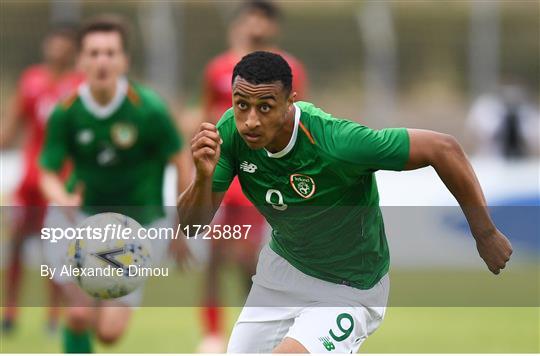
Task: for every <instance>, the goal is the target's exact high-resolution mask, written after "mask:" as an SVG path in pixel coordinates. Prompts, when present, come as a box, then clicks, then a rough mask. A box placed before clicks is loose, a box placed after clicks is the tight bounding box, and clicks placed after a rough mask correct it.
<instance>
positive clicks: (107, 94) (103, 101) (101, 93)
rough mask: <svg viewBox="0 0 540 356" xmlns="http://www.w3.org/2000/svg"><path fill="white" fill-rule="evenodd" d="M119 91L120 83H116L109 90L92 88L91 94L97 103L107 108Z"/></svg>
mask: <svg viewBox="0 0 540 356" xmlns="http://www.w3.org/2000/svg"><path fill="white" fill-rule="evenodd" d="M117 89H118V81H116V82H114V85H111V86H110V87H109V88H103V89H98V88H93V87H92V86H90V93H91V94H92V98H93V99H94V100H95V101H96V103H98V104H99V105H101V106H107V105H108V104H109V103H110V102H111V101H112V100H113V98H114V94H116V90H117Z"/></svg>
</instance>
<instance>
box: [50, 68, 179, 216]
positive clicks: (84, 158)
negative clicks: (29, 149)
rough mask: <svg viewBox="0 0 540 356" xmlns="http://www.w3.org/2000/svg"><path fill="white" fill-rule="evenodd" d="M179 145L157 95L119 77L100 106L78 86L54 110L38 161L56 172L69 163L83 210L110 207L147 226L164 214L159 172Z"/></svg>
mask: <svg viewBox="0 0 540 356" xmlns="http://www.w3.org/2000/svg"><path fill="white" fill-rule="evenodd" d="M181 145H182V140H181V138H180V136H179V134H178V131H177V129H176V127H175V125H174V123H173V121H172V119H171V116H170V115H169V113H168V110H167V108H166V106H165V104H164V103H163V101H162V100H161V99H160V98H159V96H158V95H157V94H156V93H155V92H153V91H152V90H150V89H147V88H145V87H142V86H139V85H135V84H133V83H130V82H128V81H127V80H126V79H125V78H122V79H121V80H119V82H118V84H117V90H116V95H115V97H114V98H113V99H112V101H111V102H110V104H108V105H107V106H105V107H103V106H100V105H99V104H97V103H96V102H95V101H94V99H93V97H92V95H91V94H90V90H89V87H88V85H87V84H83V85H81V86H80V87H79V90H78V92H77V93H76V94H74V95H73V96H72V97H71V98H69V99H68V100H66V101H65V102H62V103H60V104H59V105H58V106H57V107H56V108H55V110H54V112H53V114H52V116H51V117H50V119H49V121H48V123H47V133H46V137H45V144H44V147H43V151H42V153H41V157H40V163H41V165H42V166H43V167H44V168H45V169H47V170H52V171H58V170H60V169H61V167H62V165H63V162H64V160H66V159H68V158H69V159H70V160H71V161H72V163H73V166H74V172H73V173H74V177H75V180H76V181H77V183H82V185H83V187H84V191H83V205H82V209H83V211H85V212H87V213H89V214H95V213H98V212H103V211H104V210H107V211H116V212H119V213H124V214H127V215H129V216H131V217H132V218H134V219H136V220H137V221H139V223H141V224H148V223H150V222H152V221H153V220H155V219H157V218H159V217H161V216H164V209H163V197H162V194H163V193H162V187H163V178H164V171H165V167H166V165H167V162H168V160H169V158H170V157H171V156H172V155H173V154H175V153H176V152H178V151H179V150H180V148H181Z"/></svg>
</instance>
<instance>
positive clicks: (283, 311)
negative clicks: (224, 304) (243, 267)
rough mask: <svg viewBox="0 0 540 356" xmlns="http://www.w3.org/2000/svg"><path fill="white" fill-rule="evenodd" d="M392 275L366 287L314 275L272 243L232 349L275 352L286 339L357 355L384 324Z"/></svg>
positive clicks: (262, 256)
mask: <svg viewBox="0 0 540 356" xmlns="http://www.w3.org/2000/svg"><path fill="white" fill-rule="evenodd" d="M388 292H389V278H388V275H386V276H384V277H383V278H382V279H381V280H380V281H379V282H378V283H377V284H376V285H375V286H374V287H373V288H371V289H369V290H360V289H357V288H353V287H349V286H345V285H338V284H334V283H330V282H326V281H323V280H320V279H317V278H314V277H311V276H308V275H306V274H304V273H302V272H300V271H299V270H298V269H296V268H295V267H293V266H292V265H291V264H290V263H289V262H287V261H286V260H285V259H284V258H282V257H281V256H279V255H278V254H276V253H275V252H274V251H273V250H272V249H271V248H270V247H269V246H268V245H266V246H265V247H264V248H263V250H262V251H261V254H260V256H259V262H258V264H257V274H256V275H255V276H254V277H253V286H252V288H251V291H250V293H249V296H248V299H247V301H246V305H245V306H244V308H243V309H242V312H241V314H240V316H239V317H238V321H237V322H236V324H235V326H234V329H233V331H232V335H231V338H230V340H229V345H228V348H227V352H229V353H271V352H272V350H273V349H274V348H275V347H276V346H277V345H278V344H279V343H280V342H281V341H282V340H283V339H284V338H286V337H289V338H292V339H295V340H296V341H298V342H300V344H302V345H303V346H304V347H305V348H306V349H307V350H308V351H309V352H310V353H326V352H333V353H352V352H354V353H356V352H357V351H358V349H359V347H360V345H361V344H362V342H363V341H364V340H365V339H366V338H367V337H368V336H369V335H371V334H372V333H373V332H374V331H375V330H376V329H377V328H378V327H379V325H380V324H381V322H382V319H383V317H384V313H385V311H386V304H387V301H388Z"/></svg>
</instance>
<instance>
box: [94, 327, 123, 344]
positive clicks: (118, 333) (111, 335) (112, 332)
mask: <svg viewBox="0 0 540 356" xmlns="http://www.w3.org/2000/svg"><path fill="white" fill-rule="evenodd" d="M122 334H123V330H119V329H113V328H99V329H98V330H96V336H97V338H98V340H99V341H100V342H101V343H103V344H105V345H111V344H114V343H115V342H117V341H118V340H119V339H120V337H122Z"/></svg>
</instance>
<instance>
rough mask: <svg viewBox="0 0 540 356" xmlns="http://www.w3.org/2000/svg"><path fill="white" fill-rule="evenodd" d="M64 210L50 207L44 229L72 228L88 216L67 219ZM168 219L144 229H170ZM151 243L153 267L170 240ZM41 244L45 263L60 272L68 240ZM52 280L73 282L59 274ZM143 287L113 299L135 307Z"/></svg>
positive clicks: (64, 262)
mask: <svg viewBox="0 0 540 356" xmlns="http://www.w3.org/2000/svg"><path fill="white" fill-rule="evenodd" d="M65 212H66V208H64V207H57V206H51V207H49V209H47V215H46V217H45V222H44V227H54V228H64V229H65V228H68V227H74V226H77V225H78V224H80V223H81V222H82V221H84V220H85V219H86V218H88V217H89V216H90V215H88V214H86V213H84V212H82V211H80V210H78V211H77V212H75V213H74V214H73V216H72V217H70V218H68V216H67V215H66V213H65ZM171 226H172V225H171V223H170V221H169V219H167V218H166V217H165V218H162V219H159V220H156V221H154V222H153V223H152V224H150V225H148V226H145V227H146V228H161V227H171ZM150 241H151V243H152V261H153V263H154V265H156V266H157V265H158V264H159V262H160V261H162V260H163V259H164V258H165V256H166V253H167V250H168V246H169V243H170V240H150ZM42 242H43V245H44V246H43V251H44V255H45V262H46V263H47V265H49V267H52V268H56V270H57V271H60V270H61V269H62V267H63V266H64V265H65V264H66V257H67V251H68V246H69V243H70V242H71V241H70V240H67V239H60V240H57V242H55V243H51V242H50V240H42ZM53 280H54V281H55V282H56V283H58V284H60V285H62V284H67V283H74V282H75V280H74V279H73V278H71V277H70V276H65V275H62V276H61V275H60V273H55V274H54V278H53ZM143 291H144V286H141V287H139V288H138V289H136V290H135V291H133V292H132V293H130V294H128V295H126V296H124V297H121V298H117V299H114V300H115V301H118V302H120V303H123V304H125V305H128V306H131V307H137V306H139V305H140V304H141V302H142V297H143Z"/></svg>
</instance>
